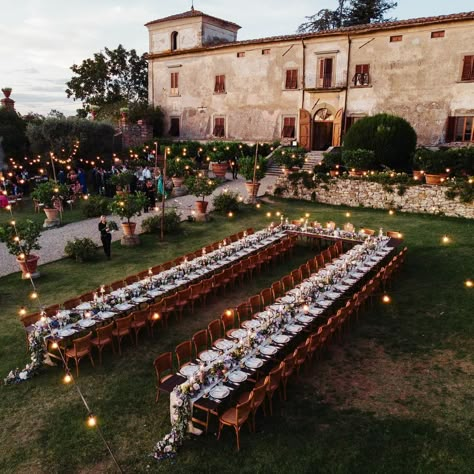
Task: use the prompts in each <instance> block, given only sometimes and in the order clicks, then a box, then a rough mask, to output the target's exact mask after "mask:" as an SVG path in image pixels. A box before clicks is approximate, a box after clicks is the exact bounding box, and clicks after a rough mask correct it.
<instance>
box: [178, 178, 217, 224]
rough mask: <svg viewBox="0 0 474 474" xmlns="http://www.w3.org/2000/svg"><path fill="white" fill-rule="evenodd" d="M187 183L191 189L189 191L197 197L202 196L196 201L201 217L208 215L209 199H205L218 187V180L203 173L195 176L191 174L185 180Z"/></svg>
mask: <svg viewBox="0 0 474 474" xmlns="http://www.w3.org/2000/svg"><path fill="white" fill-rule="evenodd" d="M185 185H186V187H187V188H188V190H189V193H190V194H192V195H193V196H196V197H197V198H202V199H201V200H198V201H196V210H197V212H198V215H199V217H200V218H203V216H205V215H206V210H207V205H208V204H209V203H208V201H206V200H205V198H206V197H207V196H210V195H211V194H212V192H213V191H214V189H216V188H217V186H218V183H217V181H216V180H214V179H211V178H207V177H206V176H204V175H203V174H202V173H199V174H197V175H194V176H189V177H188V178H186V180H185Z"/></svg>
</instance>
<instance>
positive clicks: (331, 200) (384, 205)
mask: <svg viewBox="0 0 474 474" xmlns="http://www.w3.org/2000/svg"><path fill="white" fill-rule="evenodd" d="M392 188H393V192H389V191H387V190H386V187H385V189H384V186H383V185H382V184H379V183H373V182H368V181H365V180H364V181H363V180H358V179H331V180H330V181H329V182H328V183H320V184H316V185H315V187H314V188H313V189H308V188H307V187H306V186H304V184H303V183H302V182H301V181H299V182H298V183H297V184H293V183H291V182H290V181H289V180H288V178H286V177H280V178H278V180H277V182H276V183H275V185H274V186H273V189H272V190H271V193H272V194H275V195H279V196H282V197H288V198H299V199H305V200H308V201H310V200H315V201H317V202H321V203H324V204H333V205H344V206H352V207H356V206H364V207H370V208H374V209H398V210H400V211H402V212H419V213H426V214H443V215H446V216H454V217H466V218H468V219H474V203H463V202H460V201H459V198H457V197H456V198H455V199H454V200H450V199H448V198H446V196H445V193H446V187H445V186H430V185H419V186H408V187H406V189H405V192H404V194H403V195H402V196H400V195H399V194H398V186H397V185H394V186H393V187H392Z"/></svg>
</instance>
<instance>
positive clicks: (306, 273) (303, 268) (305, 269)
mask: <svg viewBox="0 0 474 474" xmlns="http://www.w3.org/2000/svg"><path fill="white" fill-rule="evenodd" d="M298 270H299V271H300V272H301V277H302V278H303V280H305V279H306V278H309V277H310V276H311V270H310V268H309V265H308V264H307V263H303V265H300V267H299V269H298Z"/></svg>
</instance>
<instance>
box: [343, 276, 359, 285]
mask: <svg viewBox="0 0 474 474" xmlns="http://www.w3.org/2000/svg"><path fill="white" fill-rule="evenodd" d="M344 282H345V283H347V284H348V285H354V284H355V283H357V280H356V279H355V278H346V279H345V280H344Z"/></svg>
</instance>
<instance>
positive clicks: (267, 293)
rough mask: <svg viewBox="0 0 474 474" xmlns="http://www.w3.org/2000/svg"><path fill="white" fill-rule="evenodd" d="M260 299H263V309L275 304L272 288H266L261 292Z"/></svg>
mask: <svg viewBox="0 0 474 474" xmlns="http://www.w3.org/2000/svg"><path fill="white" fill-rule="evenodd" d="M260 297H261V298H262V308H266V307H267V306H270V305H271V304H273V302H274V298H273V291H272V289H271V288H265V289H264V290H262V291H261V292H260Z"/></svg>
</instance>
